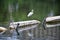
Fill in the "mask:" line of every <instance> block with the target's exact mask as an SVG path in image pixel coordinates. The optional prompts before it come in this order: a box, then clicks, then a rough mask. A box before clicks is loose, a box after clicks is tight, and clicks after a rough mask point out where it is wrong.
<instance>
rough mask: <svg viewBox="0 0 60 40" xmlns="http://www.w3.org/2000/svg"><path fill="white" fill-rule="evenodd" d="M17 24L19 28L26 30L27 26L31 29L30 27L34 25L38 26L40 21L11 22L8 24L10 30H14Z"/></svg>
mask: <svg viewBox="0 0 60 40" xmlns="http://www.w3.org/2000/svg"><path fill="white" fill-rule="evenodd" d="M18 23H19V28H23V29H25V28H27V26H29V27H28V28H33V26H32V27H31V25H36V24H40V21H38V20H28V21H19V22H12V23H10V26H9V27H10V28H11V29H15V28H16V27H17V24H18Z"/></svg>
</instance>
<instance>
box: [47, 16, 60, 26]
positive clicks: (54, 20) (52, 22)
mask: <svg viewBox="0 0 60 40" xmlns="http://www.w3.org/2000/svg"><path fill="white" fill-rule="evenodd" d="M56 26H60V16H53V17H47V18H46V27H56Z"/></svg>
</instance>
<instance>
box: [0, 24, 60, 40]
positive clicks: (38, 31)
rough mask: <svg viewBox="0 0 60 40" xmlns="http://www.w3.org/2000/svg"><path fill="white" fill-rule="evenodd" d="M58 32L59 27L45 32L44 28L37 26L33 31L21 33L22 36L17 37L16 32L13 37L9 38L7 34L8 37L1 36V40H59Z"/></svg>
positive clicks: (28, 30)
mask: <svg viewBox="0 0 60 40" xmlns="http://www.w3.org/2000/svg"><path fill="white" fill-rule="evenodd" d="M34 26H37V25H33V27H34ZM53 29H54V30H53ZM19 30H20V29H19ZM52 30H53V31H52ZM57 30H59V29H58V28H57V27H56V28H51V29H50V28H48V29H47V30H43V29H42V28H39V27H38V26H37V27H35V28H33V29H32V28H31V29H27V30H23V31H19V33H20V35H17V33H16V31H15V30H14V31H13V33H12V35H11V36H7V35H9V34H7V35H6V36H4V35H0V40H58V33H59V31H57ZM56 32H57V33H56ZM28 34H29V35H28ZM32 34H33V35H32Z"/></svg>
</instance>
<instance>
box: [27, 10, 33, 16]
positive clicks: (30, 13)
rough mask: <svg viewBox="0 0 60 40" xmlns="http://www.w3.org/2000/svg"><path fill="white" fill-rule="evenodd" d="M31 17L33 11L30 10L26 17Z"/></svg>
mask: <svg viewBox="0 0 60 40" xmlns="http://www.w3.org/2000/svg"><path fill="white" fill-rule="evenodd" d="M32 15H33V9H32V11H31V12H29V13H28V15H27V16H28V17H30V16H32Z"/></svg>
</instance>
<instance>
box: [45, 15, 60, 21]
mask: <svg viewBox="0 0 60 40" xmlns="http://www.w3.org/2000/svg"><path fill="white" fill-rule="evenodd" d="M51 21H60V16H53V17H47V18H46V22H51Z"/></svg>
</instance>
